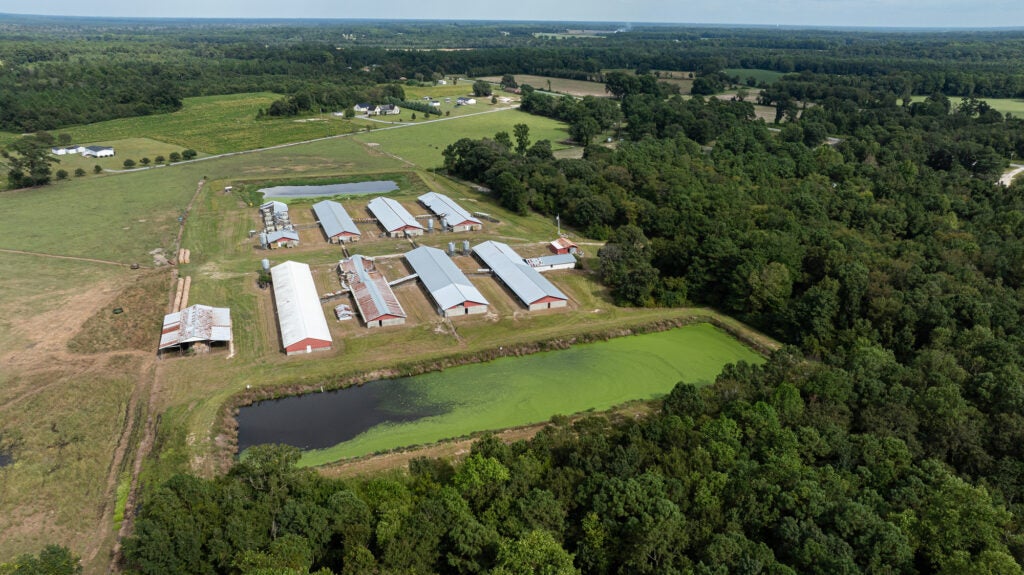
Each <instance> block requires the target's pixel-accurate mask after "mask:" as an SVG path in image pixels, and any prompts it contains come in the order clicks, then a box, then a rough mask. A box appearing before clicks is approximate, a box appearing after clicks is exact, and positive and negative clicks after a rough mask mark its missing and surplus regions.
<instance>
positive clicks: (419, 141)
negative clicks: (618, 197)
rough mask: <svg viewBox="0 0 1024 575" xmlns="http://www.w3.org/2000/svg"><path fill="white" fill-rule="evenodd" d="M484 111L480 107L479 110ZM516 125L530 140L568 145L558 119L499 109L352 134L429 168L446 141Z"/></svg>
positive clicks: (489, 134) (560, 146)
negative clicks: (523, 128) (525, 128)
mask: <svg viewBox="0 0 1024 575" xmlns="http://www.w3.org/2000/svg"><path fill="white" fill-rule="evenodd" d="M481 111H484V110H481ZM516 124H526V125H527V126H529V127H530V141H531V142H536V141H538V140H550V141H551V147H552V148H553V149H556V150H557V149H563V148H566V147H568V146H566V145H564V144H561V143H560V142H561V141H563V140H565V139H567V138H568V137H569V132H568V128H567V127H566V126H565V124H563V123H562V122H559V121H557V120H552V119H551V118H544V117H541V116H534V115H531V114H527V113H526V112H520V111H519V110H501V111H496V112H492V113H485V114H477V115H474V116H466V117H463V118H458V119H445V120H432V121H430V122H420V123H419V124H414V125H407V126H404V127H402V128H393V129H388V130H384V129H381V130H374V131H372V132H364V133H360V134H358V135H356V136H355V139H356V140H357V141H359V142H363V143H365V144H367V145H371V146H372V145H376V146H379V147H380V149H381V150H383V151H384V152H387V153H388V154H393V155H395V156H397V157H398V158H401V159H402V160H405V161H407V162H409V163H411V164H414V165H416V166H418V167H420V168H424V169H432V168H437V167H440V166H441V165H442V164H443V163H444V158H443V156H442V155H441V153H442V152H444V149H445V148H446V147H448V146H449V145H450V144H453V143H455V142H456V141H458V140H460V139H462V138H472V139H476V138H493V137H494V134H495V133H497V132H501V131H505V132H508V133H509V134H510V135H511V134H512V130H513V127H514V126H515V125H516Z"/></svg>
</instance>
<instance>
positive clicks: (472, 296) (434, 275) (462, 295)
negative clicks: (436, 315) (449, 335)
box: [405, 246, 489, 309]
mask: <svg viewBox="0 0 1024 575" xmlns="http://www.w3.org/2000/svg"><path fill="white" fill-rule="evenodd" d="M405 259H406V260H408V261H409V265H411V266H412V267H413V270H414V271H415V272H416V273H418V274H419V276H420V280H422V281H423V285H424V286H426V288H427V291H429V292H430V295H431V297H433V298H434V301H436V302H437V305H438V306H440V307H441V309H450V308H452V307H455V306H457V305H461V304H463V303H465V302H467V301H468V302H473V303H478V304H483V305H489V304H488V303H487V300H486V299H484V296H483V294H481V293H480V290H478V289H476V286H474V285H473V284H472V283H470V281H469V278H467V277H466V274H464V273H462V270H460V269H459V268H458V266H456V265H455V263H453V262H452V260H451V258H449V257H448V256H447V255H445V253H444V252H443V251H441V250H439V249H437V248H432V247H430V246H420V247H418V248H416V249H414V250H412V251H408V252H406V253H405Z"/></svg>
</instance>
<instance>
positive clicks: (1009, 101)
mask: <svg viewBox="0 0 1024 575" xmlns="http://www.w3.org/2000/svg"><path fill="white" fill-rule="evenodd" d="M926 98H927V96H912V97H911V101H912V102H924V101H925V99H926ZM978 99H979V100H984V101H985V102H987V103H988V105H989V106H992V108H994V109H995V110H998V111H999V112H1002V113H1003V114H1013V115H1014V116H1017V117H1020V116H1024V100H1022V99H1020V98H978ZM960 100H961V98H959V97H957V96H949V102H950V104H952V105H953V109H954V110H955V109H956V107H957V106H959V105H960Z"/></svg>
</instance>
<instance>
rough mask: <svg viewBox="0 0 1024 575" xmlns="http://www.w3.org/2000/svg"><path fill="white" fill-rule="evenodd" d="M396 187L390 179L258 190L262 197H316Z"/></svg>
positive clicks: (376, 191) (393, 188) (374, 191)
mask: <svg viewBox="0 0 1024 575" xmlns="http://www.w3.org/2000/svg"><path fill="white" fill-rule="evenodd" d="M397 189H398V184H396V183H395V182H393V181H391V180H376V181H372V182H356V183H354V184H326V185H323V186H274V187H272V188H263V189H262V190H260V192H261V193H262V194H263V197H264V198H316V197H319V196H339V195H351V196H358V195H360V194H382V193H385V192H393V191H395V190H397Z"/></svg>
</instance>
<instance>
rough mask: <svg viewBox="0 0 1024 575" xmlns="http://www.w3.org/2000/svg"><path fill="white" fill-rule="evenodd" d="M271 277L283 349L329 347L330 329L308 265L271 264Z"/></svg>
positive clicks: (296, 350) (291, 351) (304, 350)
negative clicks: (272, 265)
mask: <svg viewBox="0 0 1024 575" xmlns="http://www.w3.org/2000/svg"><path fill="white" fill-rule="evenodd" d="M270 277H271V278H272V280H273V283H274V302H275V304H276V305H277V321H278V325H280V327H281V345H282V347H284V351H285V353H287V354H288V355H292V354H296V353H310V352H313V351H320V350H328V349H331V343H332V341H333V340H332V339H331V330H330V329H329V328H328V327H327V319H326V318H325V317H324V310H323V307H322V306H321V305H320V297H319V296H318V295H317V293H316V286H315V285H314V284H313V274H312V273H310V271H309V265H307V264H303V263H299V262H293V261H287V262H284V263H282V264H279V265H276V266H274V267H272V268H270Z"/></svg>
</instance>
